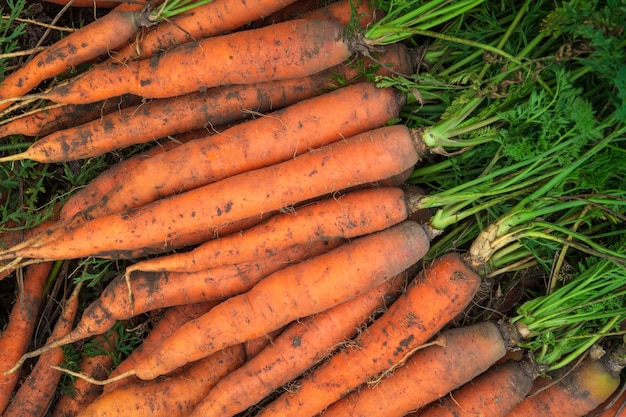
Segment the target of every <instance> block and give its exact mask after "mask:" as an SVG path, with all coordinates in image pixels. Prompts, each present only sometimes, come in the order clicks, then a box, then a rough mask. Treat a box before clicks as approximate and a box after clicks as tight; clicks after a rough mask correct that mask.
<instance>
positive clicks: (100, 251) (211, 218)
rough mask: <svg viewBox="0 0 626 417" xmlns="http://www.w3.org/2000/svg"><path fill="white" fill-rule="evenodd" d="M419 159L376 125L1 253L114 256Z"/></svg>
mask: <svg viewBox="0 0 626 417" xmlns="http://www.w3.org/2000/svg"><path fill="white" fill-rule="evenodd" d="M357 154H358V155H359V157H358V158H355V157H354V155H357ZM418 160H419V155H418V152H417V150H416V148H415V146H414V144H413V138H412V137H411V136H410V135H408V132H407V130H406V128H404V127H403V126H389V127H384V128H380V129H375V130H372V131H369V132H366V133H364V134H361V135H357V136H353V137H351V138H347V139H345V140H342V141H339V142H335V143H333V144H331V145H327V146H323V147H321V148H318V149H316V150H314V151H311V152H309V153H306V154H302V155H299V156H297V157H295V158H293V159H290V160H289V161H285V162H282V163H279V164H276V165H271V166H269V167H266V168H262V169H257V170H253V171H249V172H245V173H242V174H239V175H235V176H232V177H228V178H225V179H223V180H221V181H218V182H215V183H212V184H208V185H206V186H203V187H199V188H196V189H193V190H190V191H187V192H185V193H182V194H178V195H175V196H171V197H167V198H164V199H161V200H159V201H156V202H154V203H151V204H148V205H146V206H143V207H141V208H137V209H133V210H128V211H126V212H122V213H119V214H115V215H110V216H104V217H99V218H96V219H93V220H84V219H83V218H81V217H79V216H76V217H74V218H73V219H71V220H70V221H69V222H65V223H61V224H59V225H58V226H57V227H53V228H51V229H49V230H47V231H46V232H44V234H43V235H40V236H38V237H36V238H33V239H31V240H30V241H29V242H24V243H22V244H21V245H19V246H18V247H16V248H13V249H9V250H7V251H4V252H2V253H0V260H7V259H14V258H16V257H23V258H38V259H51V258H70V259H74V258H77V257H83V256H98V255H109V256H113V255H115V254H116V253H119V252H123V251H128V250H133V249H138V248H142V247H149V246H154V245H156V244H158V243H161V242H167V241H169V240H171V239H174V238H176V237H177V236H179V235H180V234H185V233H191V232H193V231H194V230H198V229H203V230H210V229H216V228H218V227H219V226H220V225H222V224H227V223H230V222H233V221H236V220H240V219H245V218H248V217H250V216H253V215H257V214H258V213H264V212H269V211H274V210H279V209H281V208H284V207H288V206H290V205H294V204H296V203H299V202H302V201H306V200H309V199H312V198H316V197H320V196H323V195H327V194H329V193H333V192H336V191H339V190H342V189H344V188H349V187H352V186H356V185H360V184H365V183H368V182H374V181H379V180H381V179H383V178H388V177H391V176H393V175H396V174H399V173H401V172H403V171H405V170H406V169H408V168H410V167H411V166H413V165H414V164H415V163H416V162H417V161H418ZM207 202H210V203H207Z"/></svg>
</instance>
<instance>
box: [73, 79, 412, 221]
mask: <svg viewBox="0 0 626 417" xmlns="http://www.w3.org/2000/svg"><path fill="white" fill-rule="evenodd" d="M329 108H332V109H334V110H333V112H329V111H328V109H329ZM399 108H400V106H399V101H398V99H397V96H396V94H395V93H394V91H393V90H392V89H379V88H376V87H375V86H374V85H373V84H371V83H358V84H355V85H350V86H346V87H343V88H340V89H338V90H336V91H333V92H330V93H327V94H324V95H321V96H319V97H315V98H311V99H309V100H304V101H301V102H299V103H297V104H294V105H291V106H289V107H287V108H285V109H282V110H280V111H277V112H274V113H271V114H270V115H267V116H265V117H260V118H257V119H255V120H250V121H247V122H244V123H241V124H238V125H236V126H233V127H232V128H230V129H226V130H225V131H223V132H221V133H220V134H219V135H212V136H210V137H209V136H207V137H206V138H203V139H198V140H193V141H190V142H188V143H186V144H184V145H183V146H179V147H178V148H176V149H175V150H172V151H170V152H167V153H163V154H161V155H158V156H156V157H155V158H151V160H150V161H146V162H145V163H144V164H142V165H141V166H140V167H137V168H136V169H135V170H134V173H133V175H132V177H130V178H127V179H126V180H125V181H123V182H120V183H118V184H117V186H116V187H115V188H114V189H113V190H111V192H110V193H108V194H107V195H106V197H105V198H102V199H101V200H100V201H99V202H98V203H97V204H95V205H94V206H92V207H90V208H89V209H87V210H86V211H85V213H84V215H85V216H86V217H88V218H93V217H101V216H102V215H103V214H110V213H118V212H121V211H123V210H127V209H130V208H134V207H140V206H143V205H146V204H148V203H151V202H153V201H156V200H158V199H160V198H163V197H165V196H169V195H173V194H177V193H180V192H183V191H187V190H191V189H195V188H198V187H200V186H203V185H206V184H209V183H211V182H215V181H219V180H222V179H224V178H226V177H230V176H233V175H236V174H240V173H243V172H247V171H251V170H254V169H258V168H262V167H265V166H269V165H272V164H276V163H278V162H281V161H286V160H289V159H291V158H293V157H294V156H295V155H298V154H302V153H305V152H308V151H310V150H311V149H315V148H318V147H320V146H322V145H325V144H328V143H331V142H334V141H338V140H340V139H342V138H345V137H349V136H353V135H356V134H358V133H361V132H364V131H367V130H369V129H374V128H377V127H379V126H382V125H383V124H384V123H386V122H387V121H388V120H389V119H390V118H392V117H395V116H394V115H397V114H398V112H399ZM250 138H254V140H250ZM224 155H228V157H224Z"/></svg>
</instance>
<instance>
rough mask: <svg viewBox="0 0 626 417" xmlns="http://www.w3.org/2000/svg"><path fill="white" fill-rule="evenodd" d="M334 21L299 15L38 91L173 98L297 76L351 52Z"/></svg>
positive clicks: (65, 96) (64, 97) (74, 97)
mask: <svg viewBox="0 0 626 417" xmlns="http://www.w3.org/2000/svg"><path fill="white" fill-rule="evenodd" d="M343 30H344V26H343V25H342V24H340V23H338V22H333V21H324V20H308V19H299V20H293V21H289V22H283V23H277V24H276V25H272V26H269V27H264V28H259V29H250V30H245V31H241V32H235V33H230V34H227V35H221V36H216V37H210V38H205V39H201V40H199V41H197V42H189V43H185V44H182V45H179V46H177V47H175V48H170V49H168V50H167V51H166V52H164V53H163V54H161V55H159V56H157V57H154V58H152V59H146V60H141V61H131V62H127V63H111V64H109V65H105V66H99V67H97V68H93V69H92V70H89V71H87V72H85V73H83V74H81V75H79V76H78V77H75V78H73V79H72V80H71V81H69V82H68V83H66V84H63V85H59V86H57V87H55V88H53V89H52V90H49V91H47V92H46V93H43V94H41V95H39V97H40V98H43V99H47V100H51V101H53V102H56V103H70V104H72V103H73V104H80V103H89V102H94V101H99V100H103V99H105V98H109V97H116V96H119V95H122V94H127V93H130V94H135V95H139V96H142V97H148V98H164V97H174V96H178V95H182V94H186V93H190V92H194V91H199V90H202V89H206V88H211V87H216V86H220V85H229V84H251V83H258V82H263V81H272V80H282V79H290V78H300V77H305V76H308V75H312V74H316V73H318V72H320V71H323V70H325V69H328V68H330V67H332V66H335V65H338V64H340V63H341V62H343V61H344V60H346V59H347V58H349V57H350V56H351V55H352V53H353V51H352V49H351V48H350V44H349V42H348V41H346V40H343V38H341V34H342V32H343Z"/></svg>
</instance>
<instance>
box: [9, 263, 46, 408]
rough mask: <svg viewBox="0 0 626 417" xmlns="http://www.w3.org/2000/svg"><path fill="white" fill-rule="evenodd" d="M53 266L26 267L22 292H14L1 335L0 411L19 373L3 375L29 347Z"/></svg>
mask: <svg viewBox="0 0 626 417" xmlns="http://www.w3.org/2000/svg"><path fill="white" fill-rule="evenodd" d="M51 268H52V263H51V262H42V263H39V264H34V265H30V266H28V267H27V268H26V275H25V276H24V285H23V289H22V292H21V293H20V294H18V295H17V302H16V303H15V304H13V308H12V309H11V314H10V315H9V324H8V325H7V327H6V328H5V329H4V331H3V332H2V335H0V352H2V355H0V410H4V409H5V408H6V407H7V405H8V404H9V399H10V398H11V395H12V394H13V389H14V388H15V386H16V385H17V382H18V379H19V372H13V373H11V374H9V375H4V374H3V373H4V371H6V370H8V369H10V368H11V367H12V366H13V365H14V364H15V363H16V362H17V360H18V358H19V357H20V356H21V355H23V354H24V353H25V352H26V350H27V349H28V345H29V344H30V339H31V337H32V334H33V332H34V330H35V326H36V324H37V320H38V312H39V306H40V304H41V300H42V298H43V291H44V286H45V284H46V280H47V279H48V274H49V273H50V270H51Z"/></svg>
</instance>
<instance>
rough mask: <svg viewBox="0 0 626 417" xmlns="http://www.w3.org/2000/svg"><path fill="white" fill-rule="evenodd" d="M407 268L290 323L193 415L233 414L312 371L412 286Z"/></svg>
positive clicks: (216, 386)
mask: <svg viewBox="0 0 626 417" xmlns="http://www.w3.org/2000/svg"><path fill="white" fill-rule="evenodd" d="M407 277H408V272H407V271H405V272H403V273H401V274H399V275H397V276H396V277H394V278H392V279H390V280H388V281H387V282H385V283H383V284H381V285H379V286H377V287H374V288H372V289H371V290H369V291H368V292H366V293H364V294H362V295H360V296H358V297H356V298H354V299H352V300H350V301H346V302H345V303H342V304H340V305H338V306H336V307H333V308H331V309H329V310H326V311H324V312H322V313H319V314H316V315H314V316H311V317H308V318H306V319H303V320H298V321H296V322H294V323H292V324H290V325H289V326H288V327H287V328H286V329H285V330H284V331H283V332H282V333H281V334H280V335H279V336H278V337H276V338H275V339H274V340H273V341H272V342H271V343H270V344H268V345H267V346H266V347H265V349H263V350H262V351H261V352H259V353H258V354H257V355H256V356H255V357H253V358H252V359H249V360H248V362H246V363H245V364H244V365H243V366H242V367H241V368H239V369H238V370H236V371H234V372H232V373H231V374H229V375H228V376H226V377H224V378H223V379H222V380H221V381H219V382H218V383H217V384H216V385H215V387H213V389H211V391H209V393H208V394H207V396H206V397H205V398H204V400H202V402H200V403H199V404H198V406H197V407H196V409H195V410H194V412H193V414H192V415H191V417H194V416H203V417H218V416H233V415H236V414H237V413H240V412H242V411H245V410H246V409H247V408H248V407H251V406H253V405H254V404H257V403H258V402H260V401H261V400H262V399H263V398H265V397H266V396H267V395H269V394H271V393H272V391H274V390H275V389H278V388H279V387H281V386H282V385H284V384H286V383H288V382H289V381H291V380H293V379H295V378H296V377H298V376H299V375H301V374H303V373H304V372H306V371H307V370H308V369H310V368H311V367H313V366H314V365H315V364H316V363H318V362H319V361H321V360H322V359H324V358H325V357H327V356H328V355H330V354H331V353H332V351H333V350H334V348H335V347H336V346H339V345H340V344H341V343H343V342H345V341H346V340H349V339H350V338H352V337H353V336H354V334H355V333H356V332H357V329H359V328H360V327H361V326H363V325H364V324H366V321H367V319H368V318H369V317H370V315H371V314H373V313H374V311H375V310H377V309H381V308H386V307H387V306H388V305H389V304H391V303H392V302H393V301H394V300H395V299H396V298H397V297H398V296H399V295H400V293H401V291H402V289H403V288H404V286H405V285H406V279H407Z"/></svg>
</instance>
